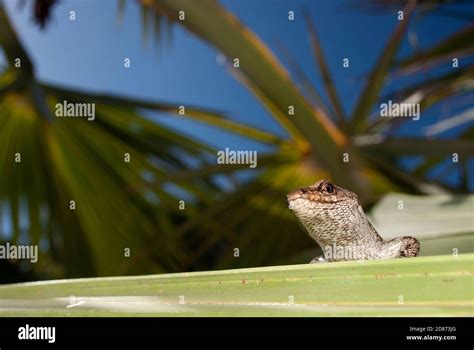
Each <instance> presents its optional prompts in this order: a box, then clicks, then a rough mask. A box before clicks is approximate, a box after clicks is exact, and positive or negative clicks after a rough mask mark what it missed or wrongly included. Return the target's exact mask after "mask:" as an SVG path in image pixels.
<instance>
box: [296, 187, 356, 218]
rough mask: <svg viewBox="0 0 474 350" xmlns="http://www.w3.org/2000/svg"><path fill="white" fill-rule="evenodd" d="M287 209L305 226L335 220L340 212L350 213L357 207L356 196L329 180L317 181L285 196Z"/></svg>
mask: <svg viewBox="0 0 474 350" xmlns="http://www.w3.org/2000/svg"><path fill="white" fill-rule="evenodd" d="M287 199H288V203H289V208H290V209H291V210H292V211H293V212H294V213H295V215H296V216H297V217H298V218H299V219H300V221H301V222H302V223H303V224H304V225H305V226H306V224H309V223H310V222H311V223H312V224H315V223H316V222H317V221H319V220H321V221H324V222H328V221H331V220H337V218H338V215H341V213H342V212H352V211H353V210H354V208H357V206H358V200H357V195H356V194H355V193H353V192H351V191H348V190H346V189H344V188H342V187H339V186H336V185H334V184H333V183H332V182H330V181H329V180H319V181H318V182H316V183H315V184H314V185H311V186H307V187H303V188H300V189H297V190H295V191H293V192H290V193H289V194H288V195H287Z"/></svg>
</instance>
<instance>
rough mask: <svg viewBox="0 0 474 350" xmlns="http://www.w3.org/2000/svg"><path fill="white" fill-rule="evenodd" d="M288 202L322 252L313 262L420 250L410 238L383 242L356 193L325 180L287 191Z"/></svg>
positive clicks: (405, 254)
mask: <svg viewBox="0 0 474 350" xmlns="http://www.w3.org/2000/svg"><path fill="white" fill-rule="evenodd" d="M288 202H289V208H290V209H291V210H292V211H293V212H294V213H295V215H296V216H297V217H298V219H299V220H300V222H301V223H302V224H303V226H304V228H305V229H306V231H308V233H309V235H310V236H311V237H312V238H313V239H314V240H315V241H316V242H317V243H318V244H319V245H320V246H321V248H322V250H323V252H324V259H321V258H319V259H317V258H315V259H313V261H312V262H318V261H324V260H326V261H345V260H371V259H392V258H401V257H414V256H417V255H418V253H419V251H420V243H419V242H418V240H417V239H416V238H413V237H408V236H405V237H398V238H395V239H392V240H390V241H384V240H383V239H382V237H380V236H379V234H378V233H377V231H376V230H375V229H374V227H373V226H372V225H371V224H370V222H369V220H368V219H367V217H366V216H365V213H364V211H363V210H362V207H361V206H360V204H359V202H358V200H357V195H356V194H355V193H352V192H351V191H348V190H346V189H344V188H342V187H338V186H336V185H334V184H332V183H330V182H329V181H328V180H320V181H318V182H316V183H315V184H314V185H312V186H308V187H303V188H300V189H298V190H296V191H293V192H291V193H289V194H288Z"/></svg>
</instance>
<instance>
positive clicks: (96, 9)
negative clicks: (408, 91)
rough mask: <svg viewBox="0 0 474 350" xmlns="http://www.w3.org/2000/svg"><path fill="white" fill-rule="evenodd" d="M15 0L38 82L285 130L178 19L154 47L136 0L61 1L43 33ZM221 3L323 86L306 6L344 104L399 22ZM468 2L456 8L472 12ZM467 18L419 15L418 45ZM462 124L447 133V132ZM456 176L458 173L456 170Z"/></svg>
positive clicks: (415, 129) (408, 131)
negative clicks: (122, 2) (122, 1)
mask: <svg viewBox="0 0 474 350" xmlns="http://www.w3.org/2000/svg"><path fill="white" fill-rule="evenodd" d="M18 3H19V1H16V0H11V1H6V5H7V8H8V12H9V14H10V16H11V18H12V19H13V22H14V25H15V27H16V28H17V30H18V32H19V35H20V37H21V39H22V41H23V43H24V44H25V46H26V48H27V50H28V52H29V53H30V55H31V56H32V58H33V60H34V63H35V67H36V73H37V76H38V77H39V79H41V80H43V81H47V82H50V83H55V84H60V85H65V86H69V87H74V88H80V89H86V90H91V91H95V92H107V93H115V94H121V95H126V96H133V97H139V98H144V99H151V100H156V101H165V102H171V103H176V104H184V105H196V106H201V107H208V108H212V109H217V110H222V111H225V112H227V113H229V114H230V115H231V116H232V117H233V118H235V119H236V120H239V121H243V122H246V123H249V124H252V125H256V126H258V127H260V128H262V129H265V130H269V131H272V132H279V133H283V131H282V130H281V129H280V128H279V126H278V125H277V124H276V123H275V122H274V121H273V119H272V117H271V116H270V115H269V114H268V112H267V111H266V110H265V109H264V108H263V107H262V105H261V104H260V102H259V101H258V100H257V99H256V98H255V97H254V96H253V95H252V94H251V93H250V92H249V91H247V90H246V89H245V88H244V87H243V86H242V85H240V83H238V82H237V81H236V80H235V79H234V78H233V77H232V76H231V75H230V74H229V73H228V72H227V70H226V68H225V67H224V66H223V65H221V64H219V63H218V60H217V57H218V55H219V53H218V52H217V51H216V50H215V49H214V48H212V47H210V46H209V45H208V44H206V43H205V42H203V41H201V40H199V39H197V38H196V37H194V36H192V35H190V34H189V33H188V32H186V31H185V30H184V29H182V28H181V27H179V26H174V27H173V30H172V34H173V35H172V42H171V44H170V45H166V44H162V45H157V43H156V42H154V41H153V40H149V41H148V44H147V45H144V43H143V40H142V27H141V18H140V9H139V6H138V5H137V4H136V2H135V1H127V6H126V9H125V13H124V18H123V20H122V21H121V22H119V21H118V20H117V1H115V0H101V1H96V0H95V1H94V0H81V1H78V0H75V1H73V0H61V1H60V3H59V5H57V6H56V7H55V8H54V9H53V14H52V20H51V22H50V24H49V25H48V27H47V28H46V29H45V30H44V31H41V30H39V28H38V26H37V25H36V24H34V23H33V21H32V19H31V5H32V1H26V6H25V8H23V9H19V8H18V6H17V5H18ZM221 3H222V4H223V5H224V6H225V7H226V8H227V9H228V10H230V11H231V12H232V13H234V14H235V15H236V16H237V17H238V18H239V19H240V20H241V21H242V22H243V23H244V24H245V25H246V26H248V27H250V28H251V29H252V30H253V31H254V32H255V33H256V34H257V35H258V36H259V37H260V38H261V39H262V40H263V41H264V42H265V43H266V44H267V45H268V46H269V47H270V48H271V49H272V51H274V52H277V53H278V52H279V51H278V46H279V45H281V44H282V45H283V46H285V47H286V48H287V49H288V50H289V51H290V53H291V54H292V56H293V58H294V59H295V60H296V61H297V62H298V63H299V64H300V65H301V67H302V68H303V69H304V71H305V72H306V73H307V75H308V76H309V77H310V78H311V80H312V82H313V83H314V84H315V85H316V86H317V87H319V89H320V90H322V89H321V87H322V85H321V83H320V79H319V74H318V72H317V71H316V69H315V64H314V61H313V57H312V55H311V51H310V48H309V45H308V38H307V31H306V28H305V25H304V22H303V20H302V17H301V11H300V10H301V8H302V7H306V8H308V9H309V10H310V11H311V15H312V17H313V19H314V22H315V24H316V26H317V29H318V34H319V37H320V40H321V42H322V46H323V48H324V50H325V53H326V57H327V62H328V64H329V67H330V70H331V72H332V74H333V77H334V79H335V81H336V85H337V88H338V90H339V95H340V97H341V99H342V101H343V104H344V107H345V109H346V111H348V110H350V108H351V107H352V106H353V104H354V102H355V101H356V98H357V96H358V93H359V92H360V91H361V87H362V85H363V82H364V78H365V77H366V74H367V72H368V71H370V69H371V68H372V67H373V65H374V63H375V62H376V60H377V57H378V55H379V54H380V52H381V50H382V49H383V47H384V45H385V43H386V41H387V39H388V37H389V36H390V33H391V32H392V31H393V28H394V27H395V25H396V24H397V19H396V16H395V15H394V14H392V13H382V14H379V13H377V14H374V13H373V12H368V11H363V10H360V9H357V7H356V6H354V1H349V0H344V1H341V0H337V1H311V0H293V1H284V0H222V1H221ZM351 3H352V5H350V4H351ZM473 7H474V6H472V5H464V7H461V8H462V9H463V10H470V11H471V12H474V11H473ZM71 10H74V11H75V12H76V20H75V21H70V20H69V11H71ZM289 10H294V11H295V12H296V19H295V21H288V18H287V14H288V11H289ZM465 25H466V22H465V21H464V22H463V21H460V20H457V19H453V18H449V17H440V16H436V15H428V16H424V17H422V18H418V19H417V20H416V22H415V23H413V26H412V28H413V29H416V32H417V34H418V37H419V38H420V45H421V46H422V47H428V46H430V45H432V44H433V43H435V42H438V41H439V40H440V39H442V38H444V37H447V36H449V34H451V33H453V32H454V31H456V30H458V29H460V28H461V27H463V26H465ZM410 52H412V49H411V47H410V46H409V45H408V42H406V41H405V42H404V43H403V45H402V48H401V51H400V53H401V54H402V55H406V54H409V53H410ZM126 57H128V58H130V59H131V68H130V69H124V67H123V60H124V58H126ZM279 57H281V55H279ZM344 57H348V58H349V59H350V68H349V69H345V68H343V67H342V58H344ZM471 107H472V105H471ZM463 108H464V107H463ZM446 110H448V112H446ZM443 111H444V112H443ZM455 112H457V110H456V107H453V106H446V105H445V106H440V107H439V108H432V109H431V110H429V111H427V112H426V113H425V114H423V115H422V119H421V120H420V121H419V122H416V124H414V122H407V123H406V126H405V127H404V128H402V129H401V130H400V132H401V133H402V134H404V135H419V134H420V132H421V131H422V129H423V128H424V127H425V126H426V125H429V124H430V123H432V122H434V121H439V120H441V119H443V118H445V117H446V116H447V114H449V113H455ZM162 122H164V123H167V124H168V125H170V126H172V127H174V128H176V129H179V130H181V131H182V132H186V133H189V134H191V135H192V136H194V137H196V138H199V139H204V140H207V141H209V142H211V143H212V144H214V145H217V146H220V147H222V145H225V146H227V147H230V148H241V149H242V148H248V147H256V146H255V145H254V144H253V143H251V142H249V141H245V140H242V139H241V138H238V137H229V135H228V134H224V133H221V132H216V131H215V130H214V129H211V128H209V127H206V126H200V125H199V126H196V125H195V124H194V123H193V124H191V123H190V122H187V121H186V120H183V119H180V120H179V121H178V120H175V119H174V120H169V119H165V120H162ZM461 129H462V128H461ZM461 129H459V128H458V129H457V130H453V131H452V132H451V134H447V135H446V136H453V135H455V134H457V133H458V132H459V131H460V130H461ZM259 149H262V148H259ZM406 164H409V162H407V163H406ZM471 165H472V164H471ZM452 181H456V179H455V177H453V179H452Z"/></svg>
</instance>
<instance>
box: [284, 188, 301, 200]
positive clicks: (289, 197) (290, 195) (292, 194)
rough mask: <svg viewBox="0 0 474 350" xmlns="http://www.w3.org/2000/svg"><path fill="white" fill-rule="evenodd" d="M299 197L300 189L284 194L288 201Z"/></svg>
mask: <svg viewBox="0 0 474 350" xmlns="http://www.w3.org/2000/svg"><path fill="white" fill-rule="evenodd" d="M299 198H301V191H300V190H296V191H293V192H290V193H288V194H287V195H286V199H287V200H288V202H292V201H294V200H297V199H299Z"/></svg>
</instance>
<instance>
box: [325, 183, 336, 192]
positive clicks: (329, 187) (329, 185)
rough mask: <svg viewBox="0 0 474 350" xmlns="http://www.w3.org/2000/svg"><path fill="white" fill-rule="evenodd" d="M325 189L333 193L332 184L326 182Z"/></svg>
mask: <svg viewBox="0 0 474 350" xmlns="http://www.w3.org/2000/svg"><path fill="white" fill-rule="evenodd" d="M325 190H326V192H327V193H334V186H333V185H332V184H327V185H326V188H325Z"/></svg>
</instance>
